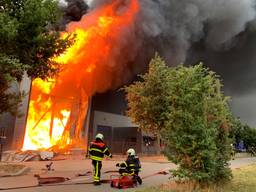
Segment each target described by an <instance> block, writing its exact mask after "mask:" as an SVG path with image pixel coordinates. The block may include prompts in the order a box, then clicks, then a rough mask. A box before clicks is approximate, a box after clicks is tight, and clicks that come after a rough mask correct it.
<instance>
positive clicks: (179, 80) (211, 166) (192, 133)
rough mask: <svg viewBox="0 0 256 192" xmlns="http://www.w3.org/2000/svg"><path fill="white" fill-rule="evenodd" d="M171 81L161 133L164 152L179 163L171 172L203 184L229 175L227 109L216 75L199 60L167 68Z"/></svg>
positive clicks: (225, 99) (226, 177)
mask: <svg viewBox="0 0 256 192" xmlns="http://www.w3.org/2000/svg"><path fill="white" fill-rule="evenodd" d="M170 81H171V83H170V88H169V91H170V93H169V95H170V101H171V110H170V114H169V123H168V126H167V129H166V130H164V131H163V135H164V136H165V141H166V144H167V147H166V155H167V156H168V158H169V159H170V160H172V161H173V162H174V163H176V164H178V165H179V168H178V169H177V170H175V171H173V174H174V176H177V177H178V178H181V179H189V180H194V181H196V182H199V183H203V184H205V183H209V182H217V181H221V180H222V181H223V179H229V178H230V177H231V171H230V168H229V166H228V161H229V160H230V154H231V147H230V143H231V141H230V139H229V138H228V133H229V127H230V125H229V124H230V120H229V117H230V111H229V107H228V104H227V101H228V98H226V97H224V95H223V94H222V93H221V91H220V89H221V83H220V81H219V79H218V76H217V75H215V74H214V73H213V72H211V71H209V70H208V69H206V68H204V67H203V66H202V64H199V65H196V66H193V67H184V66H178V67H175V68H172V69H170Z"/></svg>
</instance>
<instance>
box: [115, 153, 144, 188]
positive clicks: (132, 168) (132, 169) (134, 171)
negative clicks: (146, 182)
mask: <svg viewBox="0 0 256 192" xmlns="http://www.w3.org/2000/svg"><path fill="white" fill-rule="evenodd" d="M127 155H128V156H127V159H126V161H125V162H122V163H117V164H116V166H117V167H120V169H119V173H120V174H121V175H122V176H124V175H131V176H133V177H134V179H136V181H137V182H138V183H139V184H142V180H141V178H140V176H139V172H140V171H141V164H140V160H139V157H138V156H136V154H135V150H134V149H132V148H130V149H128V150H127Z"/></svg>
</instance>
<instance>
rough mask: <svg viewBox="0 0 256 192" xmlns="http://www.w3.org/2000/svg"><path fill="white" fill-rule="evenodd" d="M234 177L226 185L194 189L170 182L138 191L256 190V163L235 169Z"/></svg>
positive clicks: (236, 191) (232, 191)
mask: <svg viewBox="0 0 256 192" xmlns="http://www.w3.org/2000/svg"><path fill="white" fill-rule="evenodd" d="M233 176H234V178H233V179H232V181H231V182H230V183H229V184H227V185H225V186H217V187H216V186H215V187H210V188H208V189H204V190H203V189H201V190H192V189H191V188H192V187H191V186H189V185H188V184H186V185H185V184H179V185H178V184H176V183H175V182H173V181H172V182H169V183H166V184H163V185H161V186H157V187H151V188H146V189H142V190H138V191H136V192H155V191H157V192H256V164H253V165H250V166H246V167H243V168H238V169H235V170H233Z"/></svg>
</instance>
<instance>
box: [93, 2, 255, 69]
mask: <svg viewBox="0 0 256 192" xmlns="http://www.w3.org/2000/svg"><path fill="white" fill-rule="evenodd" d="M124 1H125V0H124ZM109 2H111V0H94V1H91V3H90V6H91V8H92V9H97V7H99V6H102V5H103V4H107V3H109ZM139 2H140V14H139V16H138V21H139V22H138V24H137V29H138V31H140V34H142V37H139V38H137V39H135V41H138V39H139V40H141V38H143V40H146V41H150V40H151V41H152V39H154V40H153V41H152V42H153V44H151V46H150V47H149V48H152V47H153V48H154V50H156V51H158V52H160V53H161V54H162V55H163V56H164V57H165V58H166V59H167V60H168V63H169V64H171V65H173V64H178V63H183V62H184V61H185V60H186V58H187V51H188V50H189V49H190V47H191V45H192V44H193V43H195V42H198V41H204V43H205V45H206V46H207V47H209V48H210V49H212V50H228V49H230V48H232V47H234V46H235V45H236V37H237V35H239V34H240V33H241V32H243V31H244V30H245V29H246V27H247V26H248V24H249V23H250V22H252V21H253V20H254V19H255V13H256V12H255V9H254V6H255V0H243V1H241V0H168V1H167V0H140V1H139ZM149 39H150V40H149ZM143 49H145V47H144V48H143Z"/></svg>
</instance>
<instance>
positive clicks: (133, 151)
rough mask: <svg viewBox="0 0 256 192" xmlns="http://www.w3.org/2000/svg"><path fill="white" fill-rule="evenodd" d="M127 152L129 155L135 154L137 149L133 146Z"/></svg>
mask: <svg viewBox="0 0 256 192" xmlns="http://www.w3.org/2000/svg"><path fill="white" fill-rule="evenodd" d="M127 154H128V155H129V156H135V150H134V149H133V148H130V149H128V150H127Z"/></svg>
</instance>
